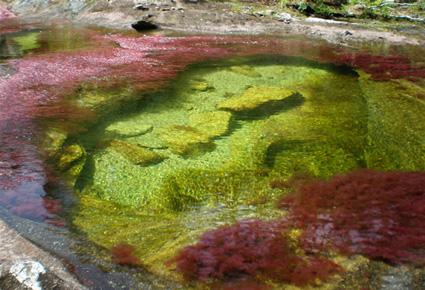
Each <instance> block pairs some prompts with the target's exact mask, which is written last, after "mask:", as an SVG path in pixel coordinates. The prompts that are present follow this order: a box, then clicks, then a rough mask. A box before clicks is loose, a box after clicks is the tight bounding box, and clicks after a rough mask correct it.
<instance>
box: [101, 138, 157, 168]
mask: <svg viewBox="0 0 425 290" xmlns="http://www.w3.org/2000/svg"><path fill="white" fill-rule="evenodd" d="M109 148H111V149H113V150H115V151H116V152H118V153H120V154H121V155H122V156H124V157H125V158H126V159H127V160H129V161H130V162H131V163H133V164H135V165H141V166H147V165H151V164H155V163H159V162H161V161H162V160H163V159H164V157H163V156H161V155H160V154H158V153H155V152H153V151H152V150H149V149H146V148H143V147H140V146H137V145H134V144H131V143H127V142H124V141H120V140H112V141H110V142H109Z"/></svg>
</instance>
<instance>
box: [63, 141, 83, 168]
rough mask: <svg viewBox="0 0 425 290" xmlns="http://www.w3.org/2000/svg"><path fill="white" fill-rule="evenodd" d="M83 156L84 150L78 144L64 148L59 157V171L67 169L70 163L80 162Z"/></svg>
mask: <svg viewBox="0 0 425 290" xmlns="http://www.w3.org/2000/svg"><path fill="white" fill-rule="evenodd" d="M84 156H85V151H84V148H83V147H81V146H80V145H79V144H71V145H68V146H66V147H65V148H64V149H63V151H62V154H61V156H60V157H59V161H58V166H59V168H60V169H61V170H66V169H68V168H69V167H70V166H71V165H72V163H74V162H76V161H78V160H80V159H81V158H83V157H84Z"/></svg>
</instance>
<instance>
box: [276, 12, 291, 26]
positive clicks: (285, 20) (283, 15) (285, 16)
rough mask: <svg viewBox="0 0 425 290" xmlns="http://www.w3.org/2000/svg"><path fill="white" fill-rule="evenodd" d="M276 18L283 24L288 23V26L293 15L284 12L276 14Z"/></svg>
mask: <svg viewBox="0 0 425 290" xmlns="http://www.w3.org/2000/svg"><path fill="white" fill-rule="evenodd" d="M274 18H275V19H276V20H278V21H280V22H283V23H286V24H288V23H291V22H292V20H293V19H292V15H291V14H289V13H285V12H282V13H279V14H276V15H275V16H274Z"/></svg>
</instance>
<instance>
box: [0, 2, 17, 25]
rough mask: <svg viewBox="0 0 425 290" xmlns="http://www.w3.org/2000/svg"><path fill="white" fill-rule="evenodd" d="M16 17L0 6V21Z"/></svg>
mask: <svg viewBox="0 0 425 290" xmlns="http://www.w3.org/2000/svg"><path fill="white" fill-rule="evenodd" d="M15 17H16V15H15V14H13V13H12V12H10V11H9V10H7V9H6V8H5V7H2V6H1V5H0V21H2V20H6V19H10V18H15Z"/></svg>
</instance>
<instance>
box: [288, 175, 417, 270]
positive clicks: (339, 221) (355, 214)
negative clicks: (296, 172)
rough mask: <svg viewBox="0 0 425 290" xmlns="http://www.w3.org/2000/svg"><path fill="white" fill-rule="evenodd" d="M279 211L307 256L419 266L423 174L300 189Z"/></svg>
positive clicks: (341, 180) (347, 179)
mask: <svg viewBox="0 0 425 290" xmlns="http://www.w3.org/2000/svg"><path fill="white" fill-rule="evenodd" d="M281 206H282V207H285V208H288V209H289V219H290V220H291V221H292V222H293V223H294V224H295V225H296V226H297V227H299V228H301V229H303V230H304V234H303V236H302V244H303V246H304V247H305V248H307V249H310V250H311V251H320V250H326V249H329V248H335V249H337V250H339V251H340V252H341V253H343V254H349V255H350V254H362V255H364V256H366V257H369V258H371V259H377V260H383V261H386V262H389V263H396V264H397V263H413V264H416V265H425V172H375V171H371V170H361V171H355V172H351V173H348V174H346V175H341V176H336V177H334V178H333V179H331V180H330V181H315V182H312V183H308V184H305V185H303V186H301V187H300V188H299V189H298V190H297V192H296V193H295V194H293V195H290V196H288V197H285V198H283V199H282V201H281Z"/></svg>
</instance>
